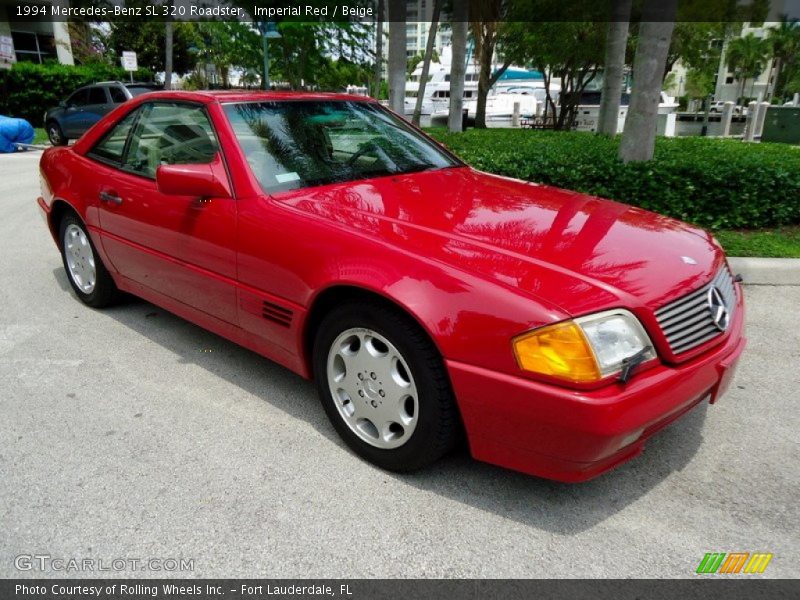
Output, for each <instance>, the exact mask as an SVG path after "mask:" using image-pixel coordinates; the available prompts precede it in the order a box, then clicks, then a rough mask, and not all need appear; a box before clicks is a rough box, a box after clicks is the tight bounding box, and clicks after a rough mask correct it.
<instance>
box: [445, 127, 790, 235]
mask: <svg viewBox="0 0 800 600" xmlns="http://www.w3.org/2000/svg"><path fill="white" fill-rule="evenodd" d="M430 133H431V134H432V135H433V136H434V137H435V138H437V139H438V140H439V141H441V142H443V143H444V144H445V145H447V147H448V148H450V149H451V150H452V151H453V152H454V153H456V154H457V155H459V156H460V157H461V158H463V159H464V160H465V161H466V162H467V163H469V164H470V165H472V166H473V167H475V168H477V169H481V170H484V171H489V172H492V173H498V174H500V175H506V176H509V177H516V178H518V179H524V180H527V181H536V182H540V183H545V184H550V185H555V186H558V187H562V188H567V189H571V190H576V191H579V192H584V193H588V194H593V195H596V196H601V197H605V198H613V199H614V200H619V201H621V202H625V203H628V204H633V205H635V206H640V207H642V208H646V209H648V210H652V211H655V212H659V213H662V214H666V215H669V216H672V217H676V218H678V219H681V220H684V221H689V222H692V223H695V224H697V225H701V226H703V227H709V228H712V229H730V228H755V227H772V226H776V225H792V224H800V148H793V147H790V146H787V145H783V144H748V143H744V142H742V141H740V140H721V139H713V138H700V137H686V138H658V140H657V142H656V150H655V158H654V160H652V161H650V162H646V163H628V164H624V163H622V162H621V161H620V160H619V159H618V158H617V149H618V146H619V137H617V138H608V137H604V136H598V135H594V134H592V133H583V132H553V131H531V130H525V129H472V130H468V131H466V132H464V133H458V134H451V133H449V132H447V131H446V130H444V129H431V130H430Z"/></svg>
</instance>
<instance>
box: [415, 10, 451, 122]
mask: <svg viewBox="0 0 800 600" xmlns="http://www.w3.org/2000/svg"><path fill="white" fill-rule="evenodd" d="M441 11H442V0H433V15H431V25H430V29H428V43H427V44H426V45H425V57H424V58H423V59H422V75H420V78H419V86H418V87H417V103H416V105H415V106H414V115H413V116H412V117H411V122H412V123H413V124H414V125H416V126H417V127H419V119H420V116H421V115H422V99H423V96H425V85H426V84H427V83H428V71H430V69H431V58H432V57H433V46H434V44H435V43H436V32H437V30H438V29H439V13H440V12H441ZM451 85H452V82H451Z"/></svg>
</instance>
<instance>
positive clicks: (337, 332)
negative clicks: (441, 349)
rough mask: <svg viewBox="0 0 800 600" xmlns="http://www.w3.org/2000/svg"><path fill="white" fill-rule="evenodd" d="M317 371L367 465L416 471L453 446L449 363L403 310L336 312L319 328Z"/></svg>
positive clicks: (376, 307)
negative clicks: (444, 361) (448, 375)
mask: <svg viewBox="0 0 800 600" xmlns="http://www.w3.org/2000/svg"><path fill="white" fill-rule="evenodd" d="M314 374H315V380H316V383H317V389H318V391H319V395H320V398H321V400H322V404H323V406H324V408H325V412H326V413H327V414H328V417H329V418H330V420H331V422H332V423H333V425H334V427H335V428H336V430H337V431H338V433H339V435H341V437H342V438H343V439H344V441H345V442H346V443H347V444H348V446H350V448H352V449H353V450H354V451H355V452H356V453H357V454H359V455H360V456H362V457H363V458H365V459H367V460H368V461H370V462H372V463H374V464H376V465H378V466H380V467H382V468H385V469H389V470H392V471H414V470H417V469H420V468H422V467H424V466H426V465H428V464H430V463H432V462H433V461H435V460H436V459H438V458H440V457H441V456H442V455H444V454H445V453H446V452H448V451H449V450H450V449H451V448H452V447H453V446H454V444H455V441H456V438H457V433H458V413H457V409H456V404H455V401H454V398H453V394H452V391H451V389H450V382H449V380H448V377H447V373H446V371H445V367H444V363H443V361H442V359H441V356H439V354H438V352H437V351H436V348H435V347H434V346H433V344H432V343H431V342H430V340H429V339H428V338H427V336H426V335H425V333H424V332H423V331H422V330H421V329H420V327H419V326H418V325H417V324H416V323H415V322H414V321H413V320H411V319H410V318H409V317H407V316H406V315H404V314H402V313H401V312H399V311H396V310H394V309H392V308H389V307H386V306H383V305H382V304H378V303H374V302H364V303H357V304H356V303H352V304H345V305H342V306H340V307H337V308H336V309H334V310H333V311H331V313H329V314H328V315H327V316H326V317H325V319H324V320H323V321H322V323H321V324H320V327H319V330H318V331H317V336H316V341H315V344H314Z"/></svg>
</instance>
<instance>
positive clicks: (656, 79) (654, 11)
mask: <svg viewBox="0 0 800 600" xmlns="http://www.w3.org/2000/svg"><path fill="white" fill-rule="evenodd" d="M677 11H678V0H645V4H644V8H643V10H642V24H641V27H640V29H639V43H638V44H637V45H636V56H635V57H634V59H633V90H632V92H631V101H630V105H629V106H628V116H627V117H626V118H625V130H624V131H623V133H622V142H621V143H620V145H619V157H620V158H621V159H622V160H623V161H625V162H629V161H648V160H650V159H652V158H653V151H654V150H655V144H656V126H657V125H658V103H659V101H660V98H661V84H662V82H663V80H664V67H665V66H666V64H667V53H668V52H669V45H670V41H671V40H672V30H673V29H674V28H675V15H676V14H677Z"/></svg>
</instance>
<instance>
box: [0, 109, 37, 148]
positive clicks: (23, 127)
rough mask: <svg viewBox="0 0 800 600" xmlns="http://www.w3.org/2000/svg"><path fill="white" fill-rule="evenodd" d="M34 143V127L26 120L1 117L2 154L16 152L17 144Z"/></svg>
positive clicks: (0, 143) (0, 140)
mask: <svg viewBox="0 0 800 600" xmlns="http://www.w3.org/2000/svg"><path fill="white" fill-rule="evenodd" d="M31 142H33V127H32V126H31V124H30V123H28V122H27V121H26V120H25V119H12V118H11V117H4V116H3V115H0V152H16V150H17V144H30V143H31Z"/></svg>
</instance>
